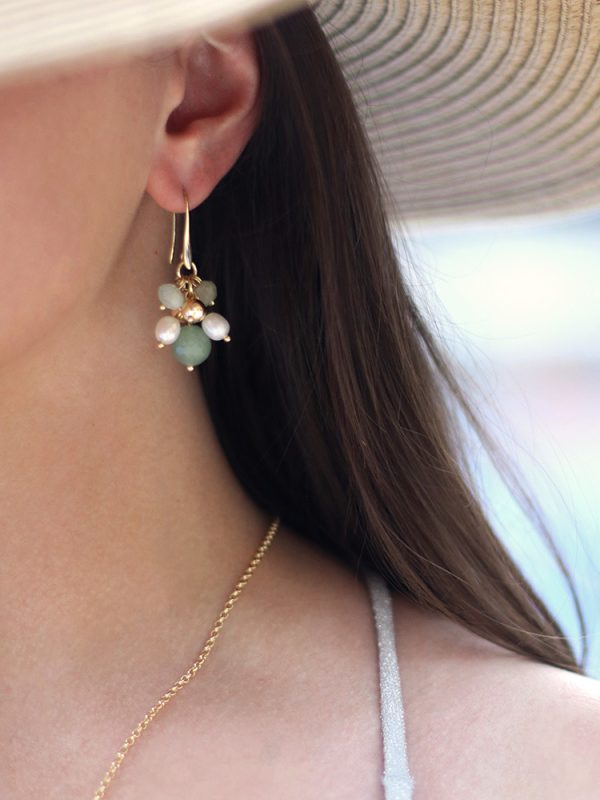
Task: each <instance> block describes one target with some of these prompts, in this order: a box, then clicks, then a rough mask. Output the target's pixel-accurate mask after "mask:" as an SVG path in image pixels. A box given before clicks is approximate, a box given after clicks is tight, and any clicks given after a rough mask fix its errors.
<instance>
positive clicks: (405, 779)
mask: <svg viewBox="0 0 600 800" xmlns="http://www.w3.org/2000/svg"><path fill="white" fill-rule="evenodd" d="M366 579H367V586H368V588H369V592H370V595H371V602H372V604H373V614H374V617H375V628H376V631H377V644H378V649H379V680H380V699H381V705H380V714H381V724H382V729H383V756H384V771H383V775H382V777H381V782H382V784H383V787H384V791H385V800H411V798H412V796H413V791H414V779H413V777H412V775H411V773H410V769H409V766H408V755H407V748H406V732H405V726H404V708H403V705H402V690H401V685H400V670H399V669H398V659H397V657H396V639H395V635H394V622H393V608H392V596H391V593H390V590H389V589H388V586H387V584H386V582H385V581H384V579H383V578H382V577H381V576H380V575H379V574H378V573H376V572H375V571H373V570H371V569H369V570H367V571H366Z"/></svg>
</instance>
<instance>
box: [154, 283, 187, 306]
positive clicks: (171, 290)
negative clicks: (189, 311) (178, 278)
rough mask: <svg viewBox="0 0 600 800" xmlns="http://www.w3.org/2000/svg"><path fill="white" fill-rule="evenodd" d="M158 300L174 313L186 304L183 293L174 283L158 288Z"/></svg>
mask: <svg viewBox="0 0 600 800" xmlns="http://www.w3.org/2000/svg"><path fill="white" fill-rule="evenodd" d="M158 299H159V300H160V302H161V303H162V305H163V306H165V308H170V309H172V310H173V311H174V310H176V309H178V308H181V306H182V305H183V304H184V302H185V297H184V296H183V293H182V292H181V291H180V290H179V289H178V288H177V286H175V284H174V283H163V284H161V285H160V286H159V287H158Z"/></svg>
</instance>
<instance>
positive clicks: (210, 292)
mask: <svg viewBox="0 0 600 800" xmlns="http://www.w3.org/2000/svg"><path fill="white" fill-rule="evenodd" d="M194 294H195V295H196V297H197V298H198V300H200V302H201V303H204V305H205V306H209V305H211V303H214V301H215V299H216V297H217V287H216V285H215V284H214V283H213V282H212V281H202V283H200V284H198V286H196V287H195V288H194Z"/></svg>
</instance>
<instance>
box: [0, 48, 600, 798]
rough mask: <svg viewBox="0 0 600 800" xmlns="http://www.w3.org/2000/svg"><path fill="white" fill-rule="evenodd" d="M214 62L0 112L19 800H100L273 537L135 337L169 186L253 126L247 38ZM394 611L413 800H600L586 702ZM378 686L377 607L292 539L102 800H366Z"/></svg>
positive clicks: (0, 623) (11, 724) (507, 658)
mask: <svg viewBox="0 0 600 800" xmlns="http://www.w3.org/2000/svg"><path fill="white" fill-rule="evenodd" d="M228 43H229V45H231V46H230V47H228V48H227V49H226V50H223V49H220V48H213V47H212V46H209V45H208V44H205V43H204V44H203V43H200V44H198V45H197V46H196V47H191V46H190V47H187V48H181V49H179V50H177V51H173V52H167V53H162V54H159V55H157V56H156V57H152V58H148V59H131V60H130V61H127V62H122V63H119V64H113V65H107V66H104V67H95V68H93V69H89V70H82V71H81V72H78V73H73V72H72V73H68V74H65V75H62V76H58V77H52V78H50V79H47V80H45V81H44V82H41V81H40V82H31V83H23V84H14V85H10V86H3V87H1V88H0V109H1V110H0V154H1V155H2V158H1V159H0V201H1V203H2V208H3V214H2V216H1V218H0V225H1V226H2V230H1V231H0V233H1V236H0V247H1V248H2V251H1V252H2V258H1V262H0V263H1V266H0V270H1V271H0V276H1V280H2V287H3V291H4V296H5V298H6V303H5V310H4V311H3V314H2V317H1V318H0V384H1V389H2V391H1V392H0V435H1V444H2V460H1V463H0V507H1V508H2V515H3V525H2V559H0V638H1V640H2V642H3V647H2V648H1V649H0V692H1V698H2V702H1V703H0V752H2V754H3V758H2V760H1V761H0V786H1V787H2V797H3V798H4V797H6V798H8V800H25V798H27V799H29V798H31V797H37V796H44V797H46V798H48V800H59V798H60V800H81V798H85V797H91V795H92V793H93V791H94V789H95V787H96V785H97V783H98V782H99V780H100V779H101V777H102V775H103V773H104V771H105V770H106V768H107V767H108V765H109V764H110V762H111V760H112V759H113V758H114V756H115V754H116V751H117V750H118V749H119V747H120V746H121V744H122V742H123V740H124V738H125V737H126V736H127V735H128V733H129V732H130V730H131V729H132V728H133V727H134V726H135V725H136V723H137V722H138V721H139V720H140V719H141V717H143V715H144V714H145V713H146V711H147V710H148V709H149V708H150V706H151V705H152V704H153V703H154V702H155V701H156V699H158V697H159V696H160V695H161V694H162V692H164V691H165V690H166V689H167V688H169V686H171V684H172V683H173V682H174V681H175V680H176V679H177V678H178V677H179V675H181V674H182V673H183V672H184V671H185V670H186V669H187V668H188V666H189V665H190V663H191V662H192V661H193V659H194V658H195V656H196V654H197V653H198V650H199V648H200V647H201V646H202V644H203V642H204V638H205V636H206V635H207V633H208V631H209V630H210V627H211V625H212V622H213V621H214V619H215V617H216V616H217V614H218V613H219V611H220V610H221V607H222V605H223V603H224V601H225V598H226V596H227V594H228V592H229V591H230V589H231V587H232V586H233V584H234V583H235V581H236V580H237V579H238V577H239V575H240V574H241V573H242V572H243V570H244V569H245V567H246V566H247V564H248V562H249V560H250V558H251V556H252V555H253V553H254V551H255V549H256V547H257V546H258V544H259V542H260V540H261V539H262V536H263V535H264V533H265V531H266V529H267V526H268V524H269V522H270V518H269V517H268V516H266V515H265V513H264V512H263V511H262V510H261V509H259V508H258V507H257V506H256V505H255V503H254V502H253V501H252V499H251V498H249V497H248V496H247V495H246V494H245V492H244V491H243V489H242V487H241V486H240V485H239V483H238V482H237V480H236V478H235V476H234V474H233V473H232V471H231V469H230V467H229V465H228V463H227V461H226V459H225V457H224V455H223V453H222V451H221V449H220V446H219V444H218V441H217V439H216V436H215V435H214V430H213V428H212V425H211V422H210V418H209V416H208V413H207V410H206V406H205V403H204V398H203V396H202V393H201V391H200V388H199V385H198V381H197V380H196V379H195V376H193V375H190V374H189V373H187V372H186V370H185V369H184V368H183V367H181V365H179V364H177V363H176V362H175V361H174V359H172V357H171V354H170V353H166V352H162V351H157V349H156V346H155V342H154V341H153V335H152V334H153V328H154V324H155V321H156V318H157V315H158V310H157V301H156V288H157V287H158V285H159V284H160V283H162V282H164V281H165V280H170V279H171V273H170V272H169V270H168V268H167V266H166V252H167V248H168V239H169V228H170V215H169V212H171V211H181V210H182V207H183V206H182V203H183V201H182V192H181V188H182V186H184V185H185V187H186V189H187V192H188V195H189V197H190V202H191V205H192V206H195V205H197V204H199V203H201V202H202V201H203V200H204V199H205V198H206V197H207V196H208V194H210V192H211V191H212V189H213V188H214V186H215V185H216V184H217V183H218V182H219V180H220V179H221V178H222V177H223V175H224V174H225V173H226V172H227V171H228V169H230V168H231V166H232V165H233V163H235V160H236V159H237V157H238V155H239V153H240V152H241V150H242V149H243V146H244V144H245V142H247V140H248V138H249V136H250V135H251V133H252V131H253V129H254V127H255V125H256V122H257V119H258V118H259V113H260V109H259V108H258V107H257V104H256V97H257V89H258V81H259V74H258V66H257V61H256V57H255V52H254V48H253V41H252V38H251V36H249V35H245V34H238V35H232V36H231V38H230V39H229V40H228ZM169 118H170V119H171V121H172V122H174V124H172V125H170V126H167V120H168V119H169ZM234 341H235V331H232V343H231V344H230V345H225V344H223V343H217V344H216V345H215V346H235V345H234ZM395 603H396V625H397V634H398V649H399V658H400V664H401V670H402V675H403V681H404V687H405V701H406V707H407V725H408V736H409V747H410V756H411V763H412V764H413V769H414V772H415V777H416V780H417V786H418V789H417V800H420V798H423V799H425V798H427V800H437V798H440V800H445V798H456V797H460V798H465V800H470V798H478V800H482V799H485V798H498V797H506V798H509V797H510V798H515V799H516V800H520V799H521V798H523V800H525V798H528V800H532V798H533V800H537V798H538V797H539V798H540V800H541V798H545V799H546V800H547V799H548V798H550V800H552V798H554V797H556V798H557V800H558V798H559V797H560V798H561V799H562V798H565V797H569V798H576V800H592V798H593V797H597V796H598V795H597V794H594V792H596V787H597V785H600V776H599V775H598V769H597V767H596V768H595V770H596V771H595V773H594V774H592V770H591V768H590V767H589V763H590V753H593V752H598V751H599V750H600V723H598V719H600V714H599V713H598V704H599V702H600V698H599V693H598V689H597V684H596V682H594V681H590V680H589V679H583V678H581V679H580V678H577V677H575V676H569V675H565V674H564V673H562V672H561V671H559V670H554V669H551V668H545V667H542V666H539V665H531V664H528V663H527V662H525V661H524V660H523V659H520V658H519V657H517V656H512V655H510V654H509V655H507V654H505V653H504V652H502V651H500V650H499V648H495V647H494V646H491V645H489V646H488V645H486V644H485V643H483V644H482V643H481V641H480V640H478V639H477V638H476V637H473V636H472V635H470V634H468V633H466V632H462V631H461V629H459V628H458V626H455V625H451V624H450V623H447V622H445V621H444V620H439V619H437V618H434V617H432V616H430V615H427V614H424V613H423V612H420V611H418V610H417V609H415V608H413V607H412V606H410V605H409V604H407V603H405V602H404V601H401V600H400V599H399V598H396V599H395ZM377 680H378V678H377V662H376V643H375V637H374V628H373V619H372V614H371V609H370V605H369V600H368V595H367V593H366V588H365V587H364V585H363V584H362V583H361V582H360V581H359V580H357V579H356V578H355V576H354V575H352V573H351V572H350V571H349V569H348V568H347V567H345V566H344V565H343V564H341V563H338V562H337V561H336V560H335V559H332V558H331V557H329V556H327V555H325V554H324V553H323V552H321V551H320V550H319V549H318V548H317V547H315V546H313V545H311V544H309V543H308V542H306V541H304V540H302V539H301V538H300V537H298V536H297V535H296V534H295V533H294V532H293V531H290V530H288V529H286V528H284V529H282V530H281V531H280V533H279V534H278V535H277V537H276V539H275V542H274V543H273V545H272V549H271V550H270V551H269V552H268V553H267V556H266V558H265V561H264V562H263V563H262V564H261V565H260V566H259V570H258V571H257V574H256V575H255V576H254V577H253V578H252V580H251V582H250V584H249V585H248V586H247V588H246V589H245V590H244V593H243V595H242V596H241V598H240V600H239V603H238V604H237V606H236V607H235V609H234V611H233V613H232V615H231V617H230V619H229V620H228V621H227V623H226V627H225V628H224V629H223V632H222V635H221V637H220V638H219V639H218V641H217V644H216V646H215V649H214V651H213V652H212V653H211V655H210V657H209V660H208V661H207V664H206V667H205V668H204V669H203V670H202V671H201V673H200V674H199V675H198V677H197V678H196V679H195V680H194V681H193V682H192V683H191V684H190V685H189V686H187V687H186V688H185V689H184V690H183V691H182V693H181V694H180V695H178V696H177V697H176V698H175V699H174V700H173V701H172V702H171V704H170V705H169V707H168V708H166V709H164V711H163V712H161V715H160V717H159V718H158V719H157V720H155V722H153V723H152V725H151V726H150V728H149V729H148V730H147V731H146V733H145V734H144V735H143V741H140V742H139V743H138V744H137V745H136V746H135V748H134V749H133V751H132V752H131V753H130V755H129V756H128V757H127V759H126V761H125V763H124V765H123V767H122V770H121V772H120V773H119V775H118V777H117V778H116V779H115V784H114V792H113V796H114V797H115V800H117V798H121V800H126V798H130V799H131V800H133V798H138V797H145V798H146V800H148V799H150V800H153V799H154V798H159V797H160V798H165V797H169V798H172V800H178V799H179V798H181V799H182V800H183V798H186V799H187V798H194V797H215V798H216V797H218V798H219V799H220V800H221V799H222V800H228V798H230V797H231V798H233V797H239V796H244V797H245V798H249V800H254V799H255V798H256V800H258V798H265V797H286V798H289V799H291V800H295V798H298V799H299V798H303V799H304V800H310V798H313V797H314V798H317V797H318V798H320V800H328V799H329V798H331V800H333V798H336V800H341V799H342V798H348V800H350V798H361V799H364V798H373V800H376V798H380V797H381V796H382V792H381V787H380V785H379V771H380V768H381V755H382V754H381V730H380V722H379V695H378V682H377ZM490 687H493V688H490ZM532 711H533V713H531V712H532ZM540 741H542V742H543V743H544V746H543V747H540ZM507 742H510V747H509V748H508V749H507V745H506V743H507ZM594 748H595V749H594ZM529 765H532V766H531V767H530V766H529ZM525 767H527V769H525ZM559 767H561V769H560V770H559ZM527 770H529V772H527ZM532 776H533V777H532ZM532 781H533V782H532ZM561 781H562V783H561ZM574 786H575V789H576V791H574V790H573V787H574ZM107 796H110V795H107Z"/></svg>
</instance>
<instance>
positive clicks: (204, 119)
mask: <svg viewBox="0 0 600 800" xmlns="http://www.w3.org/2000/svg"><path fill="white" fill-rule="evenodd" d="M220 39H221V41H220V42H216V43H214V44H213V43H212V42H209V41H207V40H204V39H203V40H202V41H200V42H198V43H195V44H194V45H192V46H189V48H186V50H185V51H182V54H181V55H182V59H183V62H184V69H185V93H184V97H183V100H182V101H181V103H180V104H179V105H178V106H177V107H176V108H174V109H173V110H172V111H171V113H170V115H169V117H168V120H167V122H166V124H165V125H164V129H163V130H162V131H161V132H160V136H159V144H158V147H157V151H156V154H155V158H154V161H153V163H152V165H151V169H150V173H149V175H148V183H147V187H146V188H147V191H148V193H149V194H150V195H151V196H152V197H153V199H154V200H155V201H156V202H157V203H158V204H159V205H160V206H162V207H163V208H165V209H166V210H168V211H178V212H181V211H183V207H184V203H183V194H182V188H184V187H185V189H186V191H187V193H188V196H189V201H190V206H191V207H192V208H193V207H195V206H197V205H199V204H200V203H202V202H203V200H205V199H206V197H208V195H209V194H210V193H211V191H212V190H213V189H214V187H215V186H216V185H217V183H218V182H219V181H220V180H221V178H223V176H224V175H225V174H226V173H227V172H228V171H229V170H230V169H231V168H232V167H233V165H234V164H235V162H236V161H237V159H238V158H239V156H240V154H241V153H242V151H243V149H244V147H245V146H246V144H247V142H248V140H249V139H250V137H251V136H252V134H253V132H254V130H255V129H256V125H257V123H258V119H259V113H260V109H259V100H258V98H259V88H260V70H259V64H258V56H257V51H256V45H255V42H254V37H253V35H252V33H250V32H244V33H235V34H230V35H229V36H228V37H227V38H225V37H220Z"/></svg>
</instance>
